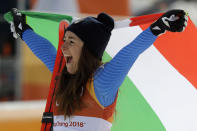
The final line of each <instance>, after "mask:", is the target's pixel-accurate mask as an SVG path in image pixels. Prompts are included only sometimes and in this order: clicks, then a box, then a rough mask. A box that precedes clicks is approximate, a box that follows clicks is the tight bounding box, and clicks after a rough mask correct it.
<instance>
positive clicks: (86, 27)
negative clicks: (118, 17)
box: [66, 13, 114, 60]
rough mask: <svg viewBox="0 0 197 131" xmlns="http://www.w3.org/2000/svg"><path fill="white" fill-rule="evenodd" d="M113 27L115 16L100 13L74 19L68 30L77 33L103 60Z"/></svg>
mask: <svg viewBox="0 0 197 131" xmlns="http://www.w3.org/2000/svg"><path fill="white" fill-rule="evenodd" d="M113 28H114V20H113V18H112V17H110V16H109V15H107V14H105V13H100V14H99V15H98V16H97V18H95V17H86V18H84V19H80V20H77V21H74V22H73V23H72V24H71V25H70V26H68V28H67V29H66V30H67V31H71V32H73V33H75V34H76V35H77V36H78V37H79V38H80V39H81V40H82V41H83V42H84V46H86V47H87V48H88V50H89V51H90V52H91V53H92V54H93V55H94V56H95V57H97V58H98V59H100V60H101V59H102V56H103V53H104V51H105V48H106V46H107V43H108V41H109V39H110V36H111V31H112V29H113Z"/></svg>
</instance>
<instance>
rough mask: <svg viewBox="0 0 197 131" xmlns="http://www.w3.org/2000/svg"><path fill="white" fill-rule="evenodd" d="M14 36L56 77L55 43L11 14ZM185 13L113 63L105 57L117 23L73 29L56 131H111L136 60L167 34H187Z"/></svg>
mask: <svg viewBox="0 0 197 131" xmlns="http://www.w3.org/2000/svg"><path fill="white" fill-rule="evenodd" d="M12 14H13V16H14V23H13V26H12V32H14V33H15V36H16V34H17V35H19V36H20V37H21V38H22V39H23V40H24V41H25V42H26V43H27V45H28V46H29V47H30V49H31V50H32V51H33V52H34V54H35V55H37V56H38V57H39V58H40V59H41V60H42V61H43V62H44V63H45V64H46V66H47V67H48V68H49V70H50V71H51V72H52V71H53V66H54V62H55V57H56V51H55V49H54V47H52V46H50V45H51V44H50V42H49V41H47V40H46V39H44V38H42V37H40V36H38V35H37V34H36V33H34V32H33V31H32V29H31V27H29V26H28V25H27V24H26V23H25V19H24V16H23V15H21V14H20V13H18V12H17V10H12ZM187 19H188V18H187V16H186V14H185V12H184V11H183V10H171V11H168V12H167V13H165V14H164V15H163V16H161V17H160V18H159V19H158V20H157V21H156V22H154V23H153V24H151V26H150V27H149V28H147V29H146V30H145V31H143V32H142V33H141V34H140V35H139V36H137V37H136V39H135V40H134V41H132V42H131V43H130V44H128V45H127V46H125V47H124V48H122V49H121V50H120V51H119V52H118V53H117V54H116V56H115V57H114V58H113V59H112V60H111V61H110V62H108V63H106V64H102V56H103V53H104V50H105V48H106V46H107V43H108V41H109V39H110V36H111V31H112V30H113V28H114V21H113V19H112V18H111V17H110V16H109V15H107V14H105V13H101V14H99V15H98V16H97V18H94V17H87V18H84V19H81V20H78V21H75V22H74V23H72V24H71V25H70V26H69V27H68V28H67V29H66V30H65V35H64V38H63V41H64V44H63V45H62V48H61V50H62V53H63V56H64V58H65V60H66V65H65V67H64V68H63V70H62V72H61V77H60V79H59V86H58V88H57V89H56V95H55V103H56V104H54V105H55V106H54V125H53V129H54V130H55V131H60V130H65V131H66V130H67V131H74V130H81V131H109V130H110V128H111V126H112V121H113V114H114V109H115V105H116V99H117V97H118V89H119V87H120V85H121V84H122V82H123V80H124V78H125V77H126V75H127V73H128V71H129V70H130V68H131V67H132V65H133V63H134V62H135V60H136V59H137V57H138V56H139V55H140V54H141V53H142V52H143V51H144V50H146V49H147V48H148V47H149V46H151V45H152V44H153V43H154V41H155V40H156V38H157V37H158V36H159V35H161V34H163V33H165V31H166V30H167V31H171V32H182V31H183V30H184V28H185V27H186V25H187Z"/></svg>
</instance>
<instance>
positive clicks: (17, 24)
mask: <svg viewBox="0 0 197 131" xmlns="http://www.w3.org/2000/svg"><path fill="white" fill-rule="evenodd" d="M11 13H12V16H13V22H11V26H10V29H11V32H13V37H14V38H16V39H17V38H18V37H21V38H22V33H23V32H24V31H25V30H26V29H32V28H31V27H30V26H29V25H27V24H26V17H25V15H24V14H21V13H20V12H19V11H18V9H16V8H13V9H12V10H11Z"/></svg>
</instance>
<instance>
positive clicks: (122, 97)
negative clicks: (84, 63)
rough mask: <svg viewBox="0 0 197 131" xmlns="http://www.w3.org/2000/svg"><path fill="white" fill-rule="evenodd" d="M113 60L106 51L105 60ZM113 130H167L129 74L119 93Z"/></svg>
mask: <svg viewBox="0 0 197 131" xmlns="http://www.w3.org/2000/svg"><path fill="white" fill-rule="evenodd" d="M109 60H111V57H110V55H109V54H108V53H106V52H105V53H104V56H103V62H107V61H109ZM114 120H115V121H114V122H113V126H112V131H165V130H166V129H165V127H164V126H163V124H162V123H161V121H160V119H159V118H158V117H157V115H156V114H155V112H154V111H153V110H152V108H151V107H150V106H149V104H148V103H147V101H146V100H145V99H144V97H143V96H142V94H141V93H140V92H139V90H138V89H137V88H136V86H135V85H134V84H133V82H132V81H131V79H129V77H128V76H127V77H126V78H125V80H124V82H123V84H122V85H121V87H120V89H119V93H118V101H117V106H116V113H115V116H114Z"/></svg>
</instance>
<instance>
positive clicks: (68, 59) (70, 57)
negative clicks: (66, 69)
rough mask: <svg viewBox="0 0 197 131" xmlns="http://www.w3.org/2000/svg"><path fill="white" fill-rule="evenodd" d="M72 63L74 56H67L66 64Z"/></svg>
mask: <svg viewBox="0 0 197 131" xmlns="http://www.w3.org/2000/svg"><path fill="white" fill-rule="evenodd" d="M71 61H72V56H66V63H67V64H69V63H71Z"/></svg>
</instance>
